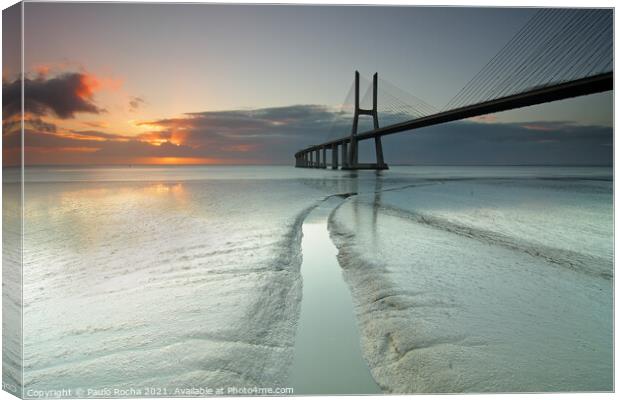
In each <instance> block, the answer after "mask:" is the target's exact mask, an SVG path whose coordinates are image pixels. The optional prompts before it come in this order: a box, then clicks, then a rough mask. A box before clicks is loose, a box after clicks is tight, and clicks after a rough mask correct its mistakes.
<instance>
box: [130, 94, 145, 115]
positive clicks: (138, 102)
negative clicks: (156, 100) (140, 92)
mask: <svg viewBox="0 0 620 400" xmlns="http://www.w3.org/2000/svg"><path fill="white" fill-rule="evenodd" d="M145 103H146V101H145V100H144V99H143V98H142V97H137V96H131V97H129V111H137V110H138V109H139V108H140V107H142V106H143V105H144V104H145Z"/></svg>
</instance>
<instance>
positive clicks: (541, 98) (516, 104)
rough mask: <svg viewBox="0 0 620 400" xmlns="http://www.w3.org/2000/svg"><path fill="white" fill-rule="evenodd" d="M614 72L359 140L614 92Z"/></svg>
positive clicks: (402, 125)
mask: <svg viewBox="0 0 620 400" xmlns="http://www.w3.org/2000/svg"><path fill="white" fill-rule="evenodd" d="M613 86H614V83H613V72H608V73H604V74H600V75H595V76H592V77H588V78H583V79H579V80H575V81H570V82H564V83H560V84H557V85H553V86H547V87H544V88H534V89H532V90H529V91H526V92H523V93H519V94H516V95H511V96H506V97H501V98H498V99H495V100H491V101H487V102H483V103H478V104H473V105H469V106H466V107H461V108H457V109H454V110H449V111H443V112H439V113H437V114H433V115H428V116H426V117H421V118H417V119H414V120H410V121H406V122H401V123H398V124H393V125H388V126H384V127H383V128H379V129H375V130H372V131H368V132H363V133H359V134H358V135H357V136H356V138H357V140H358V141H360V140H366V139H371V138H375V137H378V136H385V135H391V134H393V133H398V132H404V131H409V130H414V129H418V128H424V127H427V126H432V125H438V124H443V123H446V122H452V121H458V120H461V119H466V118H471V117H477V116H480V115H486V114H492V113H496V112H500V111H507V110H512V109H515V108H521V107H527V106H532V105H536V104H542V103H548V102H551V101H557V100H563V99H568V98H572V97H577V96H584V95H588V94H594V93H600V92H605V91H608V90H613ZM350 141H351V137H350V136H346V137H343V138H340V139H336V140H332V141H329V142H325V143H322V144H318V145H312V146H309V147H307V148H305V149H303V150H300V151H298V152H297V153H295V156H299V155H302V154H304V153H307V152H309V151H315V150H319V149H323V148H329V147H331V146H333V145H341V144H343V143H349V142H350Z"/></svg>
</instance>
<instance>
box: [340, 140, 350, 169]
mask: <svg viewBox="0 0 620 400" xmlns="http://www.w3.org/2000/svg"><path fill="white" fill-rule="evenodd" d="M347 147H348V144H347V142H344V143H342V147H341V149H340V150H341V152H340V154H341V155H342V169H346V167H347V165H348V163H347V157H348V156H349V151H348V149H347Z"/></svg>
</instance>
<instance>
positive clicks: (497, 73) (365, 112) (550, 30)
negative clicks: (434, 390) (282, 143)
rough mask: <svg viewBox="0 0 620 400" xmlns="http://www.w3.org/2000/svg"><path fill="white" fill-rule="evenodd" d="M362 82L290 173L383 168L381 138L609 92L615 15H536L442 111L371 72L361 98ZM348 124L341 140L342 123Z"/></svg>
mask: <svg viewBox="0 0 620 400" xmlns="http://www.w3.org/2000/svg"><path fill="white" fill-rule="evenodd" d="M366 83H368V82H367V81H366V80H364V78H362V77H361V76H360V74H359V73H358V72H356V73H355V80H354V82H353V84H352V86H351V89H350V90H349V93H348V95H347V98H346V99H345V101H344V102H343V104H342V107H341V108H340V110H338V111H337V112H335V113H334V121H333V123H332V128H331V129H330V132H328V138H327V139H326V141H325V142H324V143H321V144H316V145H312V146H309V147H307V148H305V149H303V150H300V151H298V152H297V153H295V166H297V167H308V168H327V166H328V165H329V166H330V167H331V168H332V169H337V168H338V167H341V168H342V169H387V164H386V163H385V160H384V158H383V148H382V144H381V137H382V136H385V135H391V134H394V133H399V132H405V131H412V130H415V129H418V128H423V127H427V126H432V125H438V124H442V123H446V122H452V121H457V120H461V119H466V118H472V117H476V116H481V115H485V114H491V113H496V112H500V111H506V110H511V109H516V108H520V107H526V106H531V105H536V104H542V103H547V102H551V101H557V100H563V99H568V98H572V97H578V96H585V95H589V94H594V93H600V92H604V91H608V90H613V11H612V10H609V9H542V10H540V11H538V12H537V13H536V14H534V16H533V17H532V18H531V19H530V20H529V21H528V22H527V23H526V24H525V25H524V26H523V27H522V28H521V29H520V30H519V32H517V33H516V34H515V36H514V37H513V38H512V39H511V40H510V41H509V42H508V43H507V44H506V45H505V46H504V47H503V48H502V49H501V50H500V51H499V52H498V53H497V54H496V55H495V56H494V57H493V58H492V59H491V60H490V61H489V62H488V63H487V64H486V65H485V66H484V67H483V68H482V69H481V70H480V71H479V72H478V73H477V74H476V75H475V76H474V77H473V78H472V79H471V80H470V81H469V82H468V83H467V84H466V85H465V86H464V87H463V88H462V89H461V90H460V91H459V92H458V93H457V94H456V95H455V96H454V97H453V98H452V99H451V100H450V101H449V102H448V103H447V104H446V105H445V106H444V107H442V108H441V109H436V108H435V107H433V106H431V105H429V104H428V103H426V102H424V101H423V100H421V99H419V98H418V97H416V96H413V95H410V94H407V93H405V92H403V91H402V90H400V89H398V88H397V87H395V86H394V85H391V84H390V83H388V82H386V81H383V80H380V79H379V78H378V75H377V74H376V73H375V74H374V76H373V79H372V82H370V83H368V89H367V90H366V92H365V93H364V95H363V96H362V94H361V93H360V84H362V85H363V84H366ZM360 116H368V117H370V118H371V119H372V128H371V129H369V130H365V131H361V132H358V131H359V122H360ZM351 118H352V120H353V124H352V128H351V131H350V133H348V134H346V132H345V131H344V130H343V129H344V126H343V121H345V120H346V121H350V120H351ZM380 121H381V122H382V124H381V125H380ZM371 139H372V140H374V147H375V157H376V160H375V162H374V163H360V162H359V142H360V141H363V140H371ZM328 152H329V153H330V157H328ZM328 159H329V160H330V161H328Z"/></svg>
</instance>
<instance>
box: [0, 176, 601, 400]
mask: <svg viewBox="0 0 620 400" xmlns="http://www.w3.org/2000/svg"><path fill="white" fill-rule="evenodd" d="M26 180H27V186H26V192H25V202H26V203H25V217H26V220H25V227H24V229H25V238H24V246H25V249H24V262H25V264H24V316H23V317H24V330H25V342H24V368H25V375H24V382H25V384H26V390H28V388H30V389H57V388H73V389H74V390H75V389H80V390H88V389H91V390H93V391H94V393H92V394H95V395H96V394H98V393H102V392H101V391H102V390H104V389H105V390H107V389H109V390H117V391H121V392H119V394H121V395H122V394H123V392H122V391H124V390H127V389H130V388H144V387H154V388H159V389H160V393H159V394H166V395H168V396H170V395H173V396H174V395H186V394H188V393H190V392H187V390H190V389H191V388H196V387H211V388H220V387H223V388H228V387H254V386H256V387H273V388H275V387H286V386H288V385H289V384H290V382H291V379H293V380H294V379H295V378H294V376H295V370H296V369H295V368H297V367H295V365H296V363H298V362H299V361H298V360H299V359H298V358H297V357H298V356H300V355H303V354H302V353H303V352H302V350H299V349H298V348H296V342H297V343H298V344H299V343H304V342H303V340H304V339H303V337H301V336H300V337H297V334H298V332H300V333H299V334H300V335H303V333H302V332H304V331H303V330H302V329H301V328H302V327H303V325H304V324H307V323H311V322H312V319H314V318H319V317H311V315H312V314H311V313H310V312H308V313H305V312H304V310H305V309H306V308H308V307H312V308H314V309H315V310H317V309H320V307H321V305H320V304H316V303H315V304H314V305H312V306H311V305H309V304H310V303H308V302H305V301H306V300H311V301H316V299H317V298H316V297H315V296H314V295H310V294H308V295H306V293H307V289H308V288H312V287H313V286H314V287H315V288H316V287H319V286H320V285H322V284H323V283H320V282H314V283H312V282H311V280H310V279H311V277H312V274H310V275H307V274H306V273H305V272H304V273H302V271H301V270H300V269H301V266H302V260H303V262H305V261H306V260H312V261H311V264H314V265H316V266H317V267H316V268H317V270H319V268H330V269H329V271H330V272H326V274H328V273H329V274H330V275H329V282H330V284H334V285H341V286H340V288H339V289H338V290H339V292H338V293H339V294H338V295H337V297H338V298H340V299H345V300H346V299H350V300H349V301H351V302H352V303H351V304H352V305H349V307H348V308H347V307H343V308H342V309H341V310H342V311H338V312H340V313H341V314H343V315H342V319H343V321H345V320H346V319H347V318H348V319H350V321H352V322H353V324H351V323H349V324H345V326H346V327H347V328H346V330H345V331H344V332H345V333H344V334H345V335H351V336H354V335H358V337H356V338H355V339H354V340H352V345H351V346H349V347H346V348H344V347H338V348H340V349H341V350H340V351H334V352H333V360H332V361H333V362H334V363H337V362H340V361H341V360H345V359H347V357H354V358H356V359H358V360H359V359H360V357H361V360H362V362H360V363H358V364H357V365H360V371H362V372H366V373H367V375H365V376H366V377H371V378H372V379H373V380H374V381H376V383H375V382H370V381H367V382H368V386H367V387H368V391H372V390H374V389H373V388H376V387H377V386H376V385H377V384H378V385H380V386H381V387H382V388H384V389H385V391H387V392H459V391H521V390H524V391H536V390H551V391H563V390H611V388H612V372H611V371H612V279H611V277H612V276H613V222H612V215H613V205H612V170H611V168H565V167H562V168H542V167H492V168H491V167H394V168H393V169H391V170H390V171H387V172H384V173H382V174H375V173H374V172H370V171H365V172H358V173H351V172H344V171H324V170H307V169H294V168H291V167H166V168H164V167H133V168H129V167H127V168H119V167H110V168H101V167H97V168H95V167H93V168H53V169H52V168H30V169H28V170H27V171H26ZM5 190H6V189H5ZM343 193H348V194H354V195H352V196H350V197H348V198H347V199H346V200H343V203H342V205H340V207H338V208H337V210H336V211H334V212H333V213H331V214H329V213H328V214H329V218H328V221H325V224H323V222H319V223H318V224H316V226H317V229H318V230H319V232H318V233H310V231H309V229H312V228H311V224H310V223H311V222H312V221H313V220H312V219H308V220H307V221H306V222H307V224H306V225H304V220H305V218H306V217H307V216H308V215H309V214H308V213H309V212H311V210H312V209H313V208H314V207H316V206H317V205H319V204H322V202H323V201H324V199H326V198H327V197H328V196H331V195H334V194H343ZM310 215H314V214H310ZM312 218H314V217H312ZM320 218H327V216H325V214H323V215H322V216H321V217H320ZM322 224H323V225H322ZM326 226H327V227H328V229H329V231H325V229H327V228H326ZM327 232H328V233H329V236H328V237H329V238H330V239H331V243H329V242H327V241H323V242H320V243H315V244H314V245H312V246H311V247H307V244H306V243H305V242H304V241H303V240H304V239H303V238H304V236H303V235H304V234H307V236H305V237H317V238H322V239H321V240H324V239H325V238H326V237H327V236H326V235H325V234H326V233H327ZM302 243H303V244H302ZM334 246H335V247H334ZM323 247H324V251H321V252H320V253H319V250H317V248H323ZM308 248H310V249H313V250H306V249H308ZM304 251H306V252H308V251H310V252H311V254H303V252H304ZM336 252H337V263H335V261H334V257H335V255H336ZM317 253H318V254H317ZM311 264H308V265H311ZM304 265H305V264H304ZM336 268H341V270H340V271H338V272H337V273H334V272H335V271H334V270H335V269H336ZM317 276H318V275H316V276H315V277H317ZM327 276H328V275H326V277H327ZM332 278H333V279H332ZM305 279H307V280H308V282H304V280H305ZM343 282H345V283H346V284H345V285H343ZM306 283H307V287H306V286H304V285H305V284H306ZM343 289H347V290H348V291H349V292H348V293H347V292H346V291H344V290H343ZM312 293H316V292H315V291H313V292H312ZM304 296H306V297H307V299H304ZM347 296H350V297H347ZM327 298H328V297H326V299H327ZM312 299H313V300H312ZM345 303H346V301H345ZM340 304H344V303H340ZM324 307H325V308H326V309H328V308H329V307H330V304H325V305H324ZM349 310H350V312H349ZM332 311H333V310H332ZM314 314H315V315H320V313H314ZM353 316H354V319H352V318H353ZM308 318H310V320H308ZM321 318H323V319H322V320H320V321H316V324H317V325H320V326H323V328H324V329H323V332H324V333H325V335H326V336H325V337H324V338H321V340H309V341H308V342H307V343H308V344H310V343H314V344H313V345H316V346H318V347H319V348H318V349H316V354H317V355H320V356H321V357H324V356H325V354H326V352H325V348H327V347H328V340H329V339H328V337H329V332H330V329H334V327H333V326H332V325H333V324H330V323H329V321H330V320H332V321H333V319H334V318H335V317H330V318H331V319H328V320H325V319H324V318H325V316H322V317H321ZM308 321H310V322H308ZM358 332H359V333H358ZM300 340H301V341H300ZM356 349H357V350H356ZM306 350H307V349H306ZM356 351H358V352H360V353H358V356H355V352H356ZM360 354H361V356H360ZM321 360H322V361H321V362H320V363H317V365H316V369H315V371H316V373H315V375H313V376H309V378H308V382H311V381H313V382H314V381H315V379H318V378H319V377H320V376H321V373H322V370H324V369H325V365H326V364H325V363H327V362H330V361H328V360H326V359H325V358H321ZM307 365H308V364H307V363H306V367H307ZM365 366H367V368H368V371H369V372H368V371H365V370H364V368H363V367H365ZM306 367H304V368H306ZM360 376H361V375H360ZM297 380H298V381H299V377H298V378H297ZM362 381H365V378H364V379H362V380H360V382H362ZM316 385H317V387H316V389H315V391H314V392H315V393H320V392H324V390H322V387H321V386H318V385H319V384H318V383H317V384H316ZM358 387H360V386H358ZM334 390H336V389H334ZM97 391H99V392H97ZM300 391H303V392H307V393H312V392H313V390H312V387H304V388H301V389H300ZM87 394H88V393H87ZM143 394H146V393H143ZM148 394H149V395H153V394H157V393H148ZM190 394H191V393H190Z"/></svg>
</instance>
